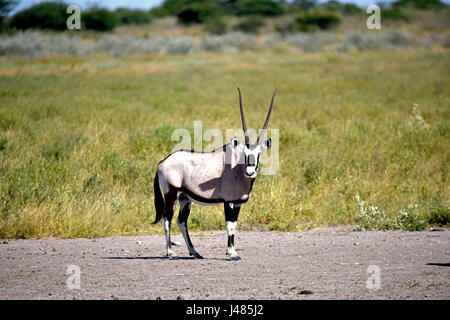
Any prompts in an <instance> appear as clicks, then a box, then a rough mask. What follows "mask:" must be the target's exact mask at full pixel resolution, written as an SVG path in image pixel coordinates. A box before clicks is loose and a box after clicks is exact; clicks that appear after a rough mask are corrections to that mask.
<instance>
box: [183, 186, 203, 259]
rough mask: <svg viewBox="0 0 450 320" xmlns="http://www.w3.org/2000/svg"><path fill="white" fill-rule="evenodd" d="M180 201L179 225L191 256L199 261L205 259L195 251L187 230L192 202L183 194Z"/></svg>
mask: <svg viewBox="0 0 450 320" xmlns="http://www.w3.org/2000/svg"><path fill="white" fill-rule="evenodd" d="M179 201H180V213H179V214H178V220H177V223H178V227H179V228H180V231H181V233H182V234H183V238H184V241H185V242H186V246H187V248H188V250H189V255H190V256H193V257H194V258H197V259H203V257H202V256H201V255H199V254H198V252H197V251H196V250H195V249H194V245H193V244H192V241H191V237H189V232H188V228H187V220H188V218H189V213H190V212H191V204H192V201H191V200H190V199H189V198H188V197H187V196H186V195H185V194H183V193H181V194H180V196H179Z"/></svg>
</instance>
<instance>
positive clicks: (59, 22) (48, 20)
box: [9, 2, 68, 30]
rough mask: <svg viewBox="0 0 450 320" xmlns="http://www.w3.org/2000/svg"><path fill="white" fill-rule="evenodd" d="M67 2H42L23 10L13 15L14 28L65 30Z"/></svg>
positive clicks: (11, 21)
mask: <svg viewBox="0 0 450 320" xmlns="http://www.w3.org/2000/svg"><path fill="white" fill-rule="evenodd" d="M67 6H68V5H67V4H65V3H63V2H42V3H39V4H36V5H34V6H31V7H30V8H28V9H25V10H22V11H20V12H18V13H16V14H15V15H14V16H12V17H11V20H10V22H9V24H10V26H11V27H12V28H16V29H20V30H25V29H50V30H65V29H66V28H67V26H66V20H67V17H68V15H67V13H66V10H67Z"/></svg>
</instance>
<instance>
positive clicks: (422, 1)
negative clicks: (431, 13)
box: [392, 0, 446, 10]
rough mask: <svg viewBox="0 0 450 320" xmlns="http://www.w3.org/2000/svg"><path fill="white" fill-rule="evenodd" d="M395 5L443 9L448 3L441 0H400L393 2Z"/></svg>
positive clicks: (423, 8)
mask: <svg viewBox="0 0 450 320" xmlns="http://www.w3.org/2000/svg"><path fill="white" fill-rule="evenodd" d="M392 6H394V7H410V8H415V9H422V10H429V9H441V8H444V7H445V6H446V5H445V4H444V3H442V2H441V1H440V0H398V1H396V2H394V3H393V4H392Z"/></svg>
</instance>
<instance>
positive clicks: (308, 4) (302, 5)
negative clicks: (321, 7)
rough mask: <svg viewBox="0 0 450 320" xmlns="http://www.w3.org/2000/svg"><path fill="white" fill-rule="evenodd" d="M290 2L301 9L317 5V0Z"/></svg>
mask: <svg viewBox="0 0 450 320" xmlns="http://www.w3.org/2000/svg"><path fill="white" fill-rule="evenodd" d="M292 4H293V5H294V6H295V7H297V8H299V9H301V10H308V9H311V8H312V7H314V6H316V5H317V0H293V1H292Z"/></svg>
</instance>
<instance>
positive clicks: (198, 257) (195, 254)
mask: <svg viewBox="0 0 450 320" xmlns="http://www.w3.org/2000/svg"><path fill="white" fill-rule="evenodd" d="M189 255H190V256H192V257H194V258H195V259H204V258H203V257H202V256H201V255H199V254H198V253H197V252H192V253H189Z"/></svg>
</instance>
